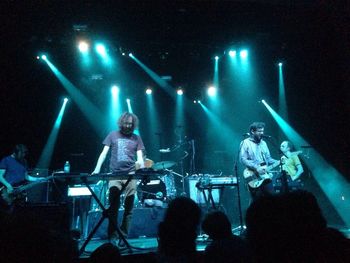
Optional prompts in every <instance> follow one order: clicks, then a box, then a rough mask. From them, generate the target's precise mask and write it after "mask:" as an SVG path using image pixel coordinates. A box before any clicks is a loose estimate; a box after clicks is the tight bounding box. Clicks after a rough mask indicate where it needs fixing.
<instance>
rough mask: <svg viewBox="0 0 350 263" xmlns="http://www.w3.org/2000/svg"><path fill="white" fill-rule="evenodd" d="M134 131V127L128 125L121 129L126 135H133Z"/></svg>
mask: <svg viewBox="0 0 350 263" xmlns="http://www.w3.org/2000/svg"><path fill="white" fill-rule="evenodd" d="M133 131H134V129H133V128H126V127H122V128H121V130H120V132H121V133H122V134H124V135H131V134H132V133H133Z"/></svg>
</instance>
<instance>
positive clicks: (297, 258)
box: [246, 190, 350, 262]
mask: <svg viewBox="0 0 350 263" xmlns="http://www.w3.org/2000/svg"><path fill="white" fill-rule="evenodd" d="M246 225H247V240H248V243H249V245H250V248H251V251H252V253H253V256H254V262H348V261H349V258H350V257H349V256H350V253H349V252H350V243H349V240H348V239H346V238H345V237H344V236H343V235H342V234H341V233H340V232H339V231H337V230H335V229H330V228H327V223H326V220H325V218H324V217H323V215H322V213H321V209H320V207H319V206H318V203H317V201H316V198H315V197H314V196H313V195H312V194H311V193H309V192H306V191H302V190H299V191H295V192H291V193H286V194H283V195H276V196H266V197H262V198H260V199H258V200H256V201H255V202H254V203H252V205H251V206H250V207H249V208H248V210H247V215H246Z"/></svg>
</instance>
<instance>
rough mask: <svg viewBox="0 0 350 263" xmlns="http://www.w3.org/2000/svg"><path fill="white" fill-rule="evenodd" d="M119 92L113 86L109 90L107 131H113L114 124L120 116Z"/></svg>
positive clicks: (117, 88)
mask: <svg viewBox="0 0 350 263" xmlns="http://www.w3.org/2000/svg"><path fill="white" fill-rule="evenodd" d="M119 94H120V91H119V87H118V86H116V85H114V86H112V88H111V103H110V105H111V107H110V113H109V129H111V130H112V129H115V123H116V121H117V119H118V118H119V116H120V115H121V114H122V109H121V103H120V96H119Z"/></svg>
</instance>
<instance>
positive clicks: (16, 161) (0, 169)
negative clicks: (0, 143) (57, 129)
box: [0, 144, 38, 209]
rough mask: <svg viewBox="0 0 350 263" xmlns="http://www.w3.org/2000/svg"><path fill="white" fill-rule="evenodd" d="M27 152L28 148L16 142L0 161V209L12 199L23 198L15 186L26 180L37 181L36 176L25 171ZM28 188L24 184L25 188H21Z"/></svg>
mask: <svg viewBox="0 0 350 263" xmlns="http://www.w3.org/2000/svg"><path fill="white" fill-rule="evenodd" d="M27 152H28V149H27V147H26V146H25V145H23V144H17V145H16V146H15V148H14V150H13V153H12V154H11V155H9V156H6V157H5V158H3V159H2V160H1V161H0V193H1V196H0V206H1V209H8V208H9V207H10V206H11V205H12V204H13V201H15V200H17V201H18V200H19V199H23V191H20V189H21V187H17V186H20V185H23V184H24V183H25V182H27V181H38V178H35V177H32V176H30V175H28V173H27V161H26V159H25V156H26V154H27ZM15 187H17V188H15ZM28 188H29V187H28V185H26V188H23V189H28ZM21 197H22V198H21ZM22 201H23V200H22Z"/></svg>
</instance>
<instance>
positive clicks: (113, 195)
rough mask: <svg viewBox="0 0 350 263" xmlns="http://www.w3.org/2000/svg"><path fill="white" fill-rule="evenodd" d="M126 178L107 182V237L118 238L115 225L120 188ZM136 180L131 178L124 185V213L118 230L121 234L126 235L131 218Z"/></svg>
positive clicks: (116, 224)
mask: <svg viewBox="0 0 350 263" xmlns="http://www.w3.org/2000/svg"><path fill="white" fill-rule="evenodd" d="M125 183H126V180H112V181H110V183H109V186H110V188H109V214H108V215H109V224H108V237H109V238H114V237H115V238H118V233H117V232H116V227H117V226H118V211H119V208H120V195H121V193H122V191H121V190H124V189H123V186H124V185H125ZM136 187H137V181H136V180H131V181H130V182H129V183H128V184H127V185H126V187H125V200H124V214H123V220H122V223H121V225H120V230H121V231H122V234H123V235H125V236H126V235H127V234H128V232H129V227H130V223H131V218H132V212H133V208H134V199H135V193H136Z"/></svg>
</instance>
